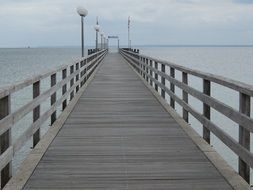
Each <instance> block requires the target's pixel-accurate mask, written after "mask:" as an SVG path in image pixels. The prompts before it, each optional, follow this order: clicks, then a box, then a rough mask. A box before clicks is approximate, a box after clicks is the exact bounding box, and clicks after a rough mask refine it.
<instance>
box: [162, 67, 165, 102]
mask: <svg viewBox="0 0 253 190" xmlns="http://www.w3.org/2000/svg"><path fill="white" fill-rule="evenodd" d="M161 71H162V72H163V73H164V74H165V65H164V64H163V63H162V64H161ZM161 83H162V84H163V85H164V86H165V78H164V77H163V76H161ZM161 96H162V97H163V98H164V99H165V90H164V89H161Z"/></svg>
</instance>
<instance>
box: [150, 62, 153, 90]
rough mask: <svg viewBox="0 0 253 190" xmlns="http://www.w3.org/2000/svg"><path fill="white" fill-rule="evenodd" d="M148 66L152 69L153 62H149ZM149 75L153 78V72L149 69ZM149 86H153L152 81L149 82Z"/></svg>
mask: <svg viewBox="0 0 253 190" xmlns="http://www.w3.org/2000/svg"><path fill="white" fill-rule="evenodd" d="M149 65H150V67H151V68H152V67H153V61H152V60H149ZM149 74H150V76H152V77H153V71H152V70H151V69H150V70H149ZM149 84H150V85H151V86H153V81H152V80H149Z"/></svg>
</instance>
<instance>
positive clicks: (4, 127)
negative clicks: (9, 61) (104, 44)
mask: <svg viewBox="0 0 253 190" xmlns="http://www.w3.org/2000/svg"><path fill="white" fill-rule="evenodd" d="M106 53H107V50H101V51H99V52H96V53H94V54H91V55H89V56H88V57H86V58H82V59H81V60H78V61H76V62H75V63H73V64H70V65H62V66H59V67H57V68H55V69H53V70H50V71H46V72H44V73H43V74H40V75H36V76H33V77H30V78H29V79H26V80H23V81H21V82H18V83H16V84H14V85H11V86H8V87H4V88H1V89H0V150H1V152H0V153H1V155H0V171H1V180H0V182H1V188H3V187H4V186H5V184H6V183H7V182H8V181H9V179H10V178H11V176H12V160H13V158H14V155H15V153H17V151H19V150H20V149H21V148H22V147H23V146H24V145H25V143H26V142H28V141H29V140H30V139H31V138H32V139H33V147H35V146H36V144H37V143H38V142H39V141H40V136H41V135H40V127H41V126H42V125H43V124H44V123H45V121H47V120H48V119H49V118H50V117H51V122H50V123H51V125H52V124H53V123H54V122H55V121H56V119H57V117H56V112H57V108H58V107H60V106H62V111H64V110H65V108H66V107H67V104H68V101H67V99H68V97H69V100H70V101H71V100H72V99H73V97H74V96H75V93H77V92H78V91H79V90H80V88H81V87H82V86H83V85H84V84H85V83H86V81H87V80H88V79H89V77H90V76H91V74H92V73H93V72H94V70H95V69H96V67H97V66H98V64H99V63H100V62H101V61H102V60H103V59H104V57H105V55H106ZM57 74H61V80H60V81H59V82H57V81H56V78H57ZM48 77H50V81H51V86H50V88H49V89H48V90H46V91H45V92H43V93H40V89H41V81H42V79H46V78H48ZM29 86H31V87H32V92H33V94H32V95H33V99H32V100H31V101H30V102H28V103H26V104H25V105H23V106H21V107H20V108H19V109H17V110H16V111H14V112H11V95H12V94H13V93H15V92H18V91H20V90H21V89H23V88H26V87H29ZM68 87H69V88H68ZM59 90H61V96H60V98H58V99H57V97H56V93H57V91H59ZM49 98H50V106H49V108H48V109H47V110H46V111H45V112H44V113H43V114H42V115H41V113H40V111H41V109H40V108H41V104H42V103H44V102H45V101H46V100H48V99H49ZM29 113H32V114H33V123H32V124H31V125H30V126H28V127H27V128H26V130H24V132H22V133H21V134H20V135H19V136H18V137H17V138H16V140H15V141H13V140H12V137H11V130H12V127H13V126H14V125H15V124H16V123H17V122H19V121H20V120H21V119H23V118H24V117H25V116H26V115H27V114H29Z"/></svg>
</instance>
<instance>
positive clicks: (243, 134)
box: [120, 49, 253, 183]
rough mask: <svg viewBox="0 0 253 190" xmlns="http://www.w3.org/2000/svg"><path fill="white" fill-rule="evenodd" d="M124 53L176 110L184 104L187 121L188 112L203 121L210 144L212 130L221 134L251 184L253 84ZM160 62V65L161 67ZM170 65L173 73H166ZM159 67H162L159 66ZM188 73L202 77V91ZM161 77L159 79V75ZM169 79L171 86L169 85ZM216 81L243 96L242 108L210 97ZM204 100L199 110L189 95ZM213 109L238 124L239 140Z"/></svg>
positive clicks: (122, 51) (127, 52) (240, 170)
mask: <svg viewBox="0 0 253 190" xmlns="http://www.w3.org/2000/svg"><path fill="white" fill-rule="evenodd" d="M120 53H121V55H122V56H123V57H124V58H125V59H126V60H127V61H128V62H129V63H130V64H131V65H132V66H133V68H134V69H135V70H136V71H137V72H138V73H139V74H140V76H142V77H143V78H144V79H145V80H146V81H147V82H148V83H149V85H150V86H152V87H153V88H155V90H156V91H157V92H159V90H158V89H159V88H160V89H161V90H160V91H161V94H160V96H162V97H163V98H164V99H165V94H167V95H168V96H169V97H170V102H169V103H170V105H171V107H172V108H173V109H175V102H177V103H178V104H179V105H180V106H182V111H183V119H184V120H185V121H186V122H188V120H189V119H188V118H189V113H190V114H191V115H192V116H193V117H195V118H196V119H197V120H198V121H199V122H200V123H202V124H203V138H204V139H205V140H206V141H207V142H208V143H209V144H210V132H212V133H213V134H214V135H215V136H216V137H218V138H219V139H220V140H221V141H222V142H223V143H224V144H225V145H227V146H228V147H229V148H230V149H231V150H232V151H233V152H234V153H235V154H236V155H238V157H239V169H238V171H239V174H240V175H241V176H242V177H243V178H244V179H245V180H246V181H247V182H248V183H249V180H250V167H251V168H253V153H252V152H251V151H250V138H249V137H250V133H253V118H251V117H250V106H251V104H250V99H251V97H252V96H253V86H252V85H248V84H245V83H241V82H239V81H235V80H231V79H228V78H224V77H221V76H217V75H213V74H209V73H204V72H201V71H197V70H193V69H189V68H186V67H183V66H180V65H176V64H172V63H169V62H167V61H163V60H159V59H155V58H152V57H149V56H145V55H141V54H138V53H134V52H131V51H128V50H124V49H120ZM158 65H160V67H158ZM166 67H169V70H170V73H169V74H167V73H166ZM159 68H160V69H159ZM176 70H177V71H180V72H182V81H179V80H178V79H176V78H175V71H176ZM188 75H193V76H196V77H198V78H201V79H202V80H203V92H200V91H199V90H197V89H195V88H193V87H191V86H189V85H188ZM158 76H160V79H159V77H158ZM166 81H167V82H168V84H170V86H169V87H168V86H167V85H166ZM212 83H217V84H220V85H222V86H224V87H228V88H231V89H233V90H235V91H237V92H239V95H240V102H239V104H240V108H239V111H237V110H235V109H234V108H232V107H231V106H229V105H227V104H225V103H223V102H221V101H219V100H217V99H215V98H214V97H212V96H211V84H212ZM175 86H177V87H178V88H179V89H181V90H182V98H180V97H178V96H177V95H176V93H175ZM189 94H190V95H191V96H193V97H195V98H197V99H198V100H200V101H201V102H202V103H203V113H199V112H198V111H196V110H195V109H194V108H193V107H192V106H190V105H189V103H188V95H189ZM211 108H213V109H215V110H216V111H218V112H219V113H221V114H222V115H223V116H225V117H227V118H229V119H231V120H232V121H234V122H235V123H237V124H238V125H239V142H237V140H236V139H234V138H233V137H231V136H230V135H229V134H228V133H227V132H226V131H224V130H223V129H222V127H219V126H217V125H216V124H214V123H213V122H212V121H211Z"/></svg>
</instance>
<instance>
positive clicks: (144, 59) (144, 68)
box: [142, 58, 146, 79]
mask: <svg viewBox="0 0 253 190" xmlns="http://www.w3.org/2000/svg"><path fill="white" fill-rule="evenodd" d="M142 61H143V65H142V66H143V67H142V69H143V78H144V79H146V74H145V71H146V67H145V62H146V58H143V59H142Z"/></svg>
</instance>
